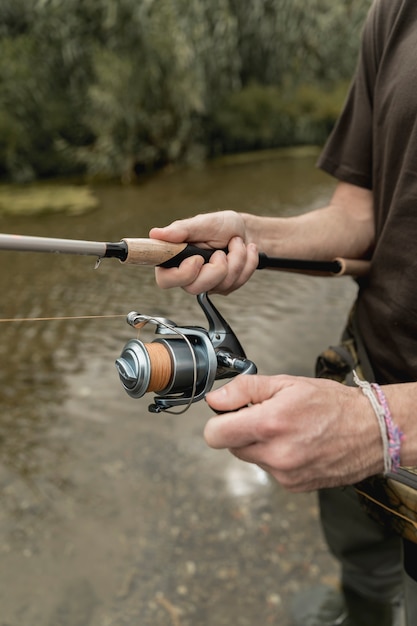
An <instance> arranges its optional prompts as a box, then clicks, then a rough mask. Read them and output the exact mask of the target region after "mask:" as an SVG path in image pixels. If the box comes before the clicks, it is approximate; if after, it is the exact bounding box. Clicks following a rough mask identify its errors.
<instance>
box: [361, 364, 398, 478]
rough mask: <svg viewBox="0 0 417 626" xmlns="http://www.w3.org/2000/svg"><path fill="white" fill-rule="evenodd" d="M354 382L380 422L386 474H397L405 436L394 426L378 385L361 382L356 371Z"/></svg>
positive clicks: (383, 395)
mask: <svg viewBox="0 0 417 626" xmlns="http://www.w3.org/2000/svg"><path fill="white" fill-rule="evenodd" d="M353 380H354V381H355V384H356V385H358V387H360V389H361V390H362V393H363V394H364V395H365V396H366V397H367V398H368V400H369V402H370V403H371V406H372V408H373V410H374V413H375V416H376V418H377V420H378V425H379V430H380V432H381V439H382V447H383V453H384V474H388V473H389V472H395V471H396V470H397V469H398V467H399V466H400V449H401V442H402V440H403V438H404V435H403V433H402V432H401V431H400V429H399V428H398V427H397V426H395V424H394V421H393V419H392V415H391V411H390V409H389V406H388V402H387V399H386V397H385V394H384V392H383V391H382V389H381V387H380V386H379V385H377V384H376V383H369V382H368V381H366V380H360V378H359V377H358V375H357V374H356V372H355V371H353Z"/></svg>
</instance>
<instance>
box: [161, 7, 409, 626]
mask: <svg viewBox="0 0 417 626" xmlns="http://www.w3.org/2000/svg"><path fill="white" fill-rule="evenodd" d="M416 50H417V3H416V2H415V0H375V1H374V3H373V5H372V7H371V10H370V13H369V16H368V19H367V21H366V24H365V28H364V33H363V40H362V48H361V54H360V59H359V64H358V68H357V71H356V74H355V77H354V81H353V83H352V86H351V89H350V92H349V95H348V98H347V101H346V104H345V107H344V110H343V112H342V114H341V116H340V119H339V121H338V123H337V124H336V127H335V129H334V131H333V133H332V135H331V136H330V138H329V141H328V143H327V145H326V147H325V149H324V151H323V153H322V155H321V157H320V160H319V166H320V167H321V168H323V169H324V170H325V171H327V172H328V173H330V174H332V175H333V176H335V178H336V179H337V180H338V182H337V185H336V189H335V192H334V195H333V197H332V198H331V201H330V203H329V205H328V206H326V207H323V208H321V209H318V210H315V211H312V212H311V213H308V214H305V215H300V216H296V217H291V218H263V217H258V216H254V215H249V214H242V213H237V212H233V211H225V212H218V213H212V214H208V215H198V216H196V217H193V218H190V219H185V220H181V221H177V222H174V223H173V224H171V225H169V226H167V227H165V228H154V229H152V231H151V233H150V236H151V237H154V238H157V239H163V240H167V241H172V242H185V241H186V242H191V243H194V244H196V245H200V246H202V247H212V248H225V247H226V246H228V250H229V252H228V254H227V255H225V254H224V252H221V251H218V252H216V253H215V254H214V255H213V256H212V257H211V260H210V262H209V263H207V264H204V263H203V260H202V258H201V257H198V256H197V257H193V258H189V259H187V260H185V261H184V262H183V263H182V264H181V266H180V267H179V268H178V269H177V268H174V269H169V270H166V269H161V268H157V274H156V278H157V282H158V284H159V285H160V286H161V287H162V288H167V287H174V286H182V287H183V288H184V289H185V290H186V291H187V292H189V293H192V294H197V293H199V292H202V291H214V292H218V293H223V294H227V293H230V292H231V291H233V290H234V289H237V288H239V287H240V286H241V285H243V284H244V283H245V282H246V281H247V280H249V278H250V277H251V275H252V273H253V271H254V270H255V268H256V265H257V260H258V259H257V250H258V249H261V250H263V251H264V252H266V253H267V254H268V255H271V256H281V257H286V256H287V257H301V258H311V259H316V258H321V259H329V260H330V259H333V258H334V257H337V256H342V257H346V258H358V259H362V258H371V257H372V264H371V271H370V273H369V275H368V276H367V277H366V278H365V279H363V280H362V281H361V284H360V289H359V292H358V298H357V302H356V304H355V327H356V330H355V332H356V341H357V343H360V344H361V345H363V346H364V348H365V349H366V352H367V356H368V358H369V361H370V363H371V365H372V369H373V376H374V377H375V380H376V381H377V382H378V383H379V384H380V385H381V387H379V390H380V392H381V393H382V394H383V398H384V402H385V401H386V403H387V409H386V412H385V418H386V421H385V426H386V427H388V425H389V424H388V421H387V420H388V413H387V412H389V419H391V416H392V419H393V421H394V422H395V424H392V425H393V426H395V427H397V428H398V432H399V431H401V432H402V433H403V435H404V436H403V438H402V441H401V450H400V458H401V464H402V465H417V418H416V417H415V415H414V413H415V406H416V404H417V383H416V382H415V381H417V278H416V276H417V272H416V270H417V258H416V256H415V254H414V250H415V245H416V241H417V89H416V88H415V85H416V84H417V63H416V62H415V54H416V53H415V51H416ZM375 393H376V392H375V389H373V391H372V392H371V396H372V397H373V398H376V395H375ZM372 397H370V395H369V394H368V395H366V394H365V393H364V392H363V390H362V389H361V388H359V387H349V386H346V385H341V384H339V383H337V382H335V381H332V380H324V379H308V378H301V377H292V376H253V377H247V378H245V377H237V378H236V379H234V380H233V381H232V382H230V383H229V384H227V385H225V386H224V387H222V388H221V389H218V390H216V391H214V392H211V393H210V394H208V395H207V401H208V403H209V404H210V406H212V407H213V408H214V409H216V410H217V411H221V412H223V413H222V414H221V415H220V416H216V417H213V418H212V419H210V420H209V421H208V423H207V425H206V428H205V438H206V441H207V443H208V444H209V445H210V446H212V447H214V448H229V449H230V450H231V451H232V452H233V454H235V455H236V456H237V457H239V458H240V459H243V460H245V461H248V462H251V463H257V464H258V465H259V466H260V467H262V468H264V469H265V470H266V471H268V472H269V473H270V474H271V475H272V476H273V477H274V478H275V479H276V480H277V481H278V482H279V483H281V484H282V485H283V486H284V487H285V488H287V489H289V490H290V491H309V490H313V489H319V490H321V491H320V504H321V512H322V521H323V528H324V532H325V536H326V538H327V541H328V543H329V546H330V548H331V550H332V551H333V553H334V554H335V555H336V556H337V557H338V558H339V559H340V562H341V566H342V588H343V592H344V594H343V595H344V606H343V608H340V607H339V606H337V607H336V612H335V613H334V614H332V610H331V607H330V608H329V606H324V607H320V606H317V607H316V606H313V604H314V602H313V601H312V602H311V605H312V606H310V607H307V612H306V613H308V615H307V614H306V615H305V616H304V617H303V618H301V619H302V620H304V621H303V625H304V626H310V625H313V624H314V626H328V625H334V626H335V625H336V624H346V625H349V626H373V625H375V626H394V624H395V625H396V624H398V623H399V621H398V620H399V616H398V613H397V611H396V607H397V606H398V604H399V602H400V599H401V596H402V592H403V589H404V588H405V589H406V601H405V605H406V612H407V619H408V622H407V624H408V626H415V625H416V624H417V594H416V590H417V586H416V583H415V582H414V577H415V572H414V571H413V568H415V567H416V565H415V562H416V561H415V560H414V555H413V553H414V552H415V549H414V545H410V544H407V545H405V548H404V554H405V572H406V573H404V578H402V577H403V572H402V565H401V554H400V553H401V541H400V539H399V537H397V536H396V535H394V534H391V533H390V531H388V530H387V529H384V528H383V527H379V526H377V525H376V524H375V523H374V522H373V521H372V520H371V519H370V518H368V517H367V515H366V514H365V513H364V512H363V511H362V509H361V508H360V506H359V504H358V501H357V499H356V496H355V494H354V493H353V490H351V488H347V489H345V488H343V489H340V487H345V486H347V485H352V484H354V483H356V482H357V481H360V480H362V479H364V478H366V477H369V476H372V475H374V474H378V473H383V472H384V467H385V469H386V464H385V465H384V452H385V455H386V454H387V446H386V444H384V445H383V444H382V442H383V440H384V437H386V433H384V424H382V427H381V424H380V423H379V422H378V419H377V412H378V411H377V410H376V409H375V404H373V402H374V400H373V399H372ZM376 401H377V403H378V398H376ZM246 405H248V406H247V407H246ZM242 406H245V407H246V408H243V409H240V408H239V407H242ZM388 407H389V409H388ZM398 441H399V440H398ZM397 443H398V442H397ZM398 446H399V443H398ZM384 448H385V449H384ZM391 461H392V459H391ZM385 463H386V459H385ZM410 574H411V576H410ZM329 611H330V612H329ZM344 611H347V616H345V615H344Z"/></svg>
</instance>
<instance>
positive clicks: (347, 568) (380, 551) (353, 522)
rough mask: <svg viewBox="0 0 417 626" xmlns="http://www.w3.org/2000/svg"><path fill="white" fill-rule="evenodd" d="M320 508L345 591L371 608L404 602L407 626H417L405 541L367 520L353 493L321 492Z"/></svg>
mask: <svg viewBox="0 0 417 626" xmlns="http://www.w3.org/2000/svg"><path fill="white" fill-rule="evenodd" d="M319 504H320V514H321V522H322V528H323V533H324V536H325V539H326V541H327V544H328V546H329V549H330V551H331V552H332V554H333V555H334V556H335V557H336V559H337V560H338V561H339V563H340V565H341V577H342V586H343V588H344V589H347V590H351V591H353V592H355V593H356V594H358V595H359V596H362V597H364V598H369V600H370V602H381V603H384V602H396V601H397V602H398V600H399V599H400V598H404V604H405V610H406V614H407V626H417V582H416V581H415V580H414V579H413V578H412V577H411V576H408V575H407V574H406V573H405V571H404V567H403V545H402V539H401V538H400V537H399V536H398V535H397V534H394V533H393V532H391V531H390V530H387V529H386V528H384V527H383V526H381V525H380V524H378V523H376V522H374V520H372V519H371V518H370V517H369V516H368V515H367V513H366V512H365V511H364V510H363V508H362V506H361V504H360V502H359V499H358V497H357V494H356V492H355V490H354V489H353V488H352V487H346V488H337V489H323V490H322V491H320V492H319ZM414 547H415V544H412V546H411V548H412V549H413V550H414V553H415V554H416V555H417V546H416V547H415V548H414ZM405 549H406V550H407V547H406V548H405ZM410 562H412V563H414V556H413V555H412V556H411V561H410ZM416 567H417V565H416ZM411 573H412V574H413V572H411ZM352 622H353V623H354V616H352Z"/></svg>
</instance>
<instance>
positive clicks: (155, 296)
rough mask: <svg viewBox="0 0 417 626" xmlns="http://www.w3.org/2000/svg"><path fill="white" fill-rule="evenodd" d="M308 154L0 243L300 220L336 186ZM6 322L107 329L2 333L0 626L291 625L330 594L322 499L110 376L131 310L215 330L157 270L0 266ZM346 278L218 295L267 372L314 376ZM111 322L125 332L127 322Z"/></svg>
mask: <svg viewBox="0 0 417 626" xmlns="http://www.w3.org/2000/svg"><path fill="white" fill-rule="evenodd" d="M314 160H315V159H314V157H313V156H306V157H297V158H295V157H293V156H282V155H277V156H276V158H272V157H271V158H269V159H268V160H257V161H251V160H246V161H244V160H243V162H240V163H229V164H224V163H218V164H213V165H211V166H208V167H205V168H201V169H196V170H184V171H172V172H164V173H163V174H161V175H159V176H157V177H155V178H152V179H149V180H147V181H145V182H143V183H142V184H141V185H138V186H133V187H120V186H112V185H107V186H100V187H97V188H96V189H95V193H96V195H97V196H98V198H99V200H100V208H99V210H97V211H95V212H92V213H90V214H86V215H83V216H77V217H74V216H65V215H51V216H42V217H38V218H28V217H20V218H11V217H8V218H5V217H2V218H1V217H0V230H1V231H2V232H17V233H21V234H31V235H45V236H56V237H71V238H84V239H93V240H104V241H118V240H119V239H120V238H121V237H124V236H129V237H135V236H138V237H146V236H147V233H148V231H149V229H150V228H151V227H152V226H154V225H163V224H165V223H167V222H169V221H171V220H173V219H177V218H180V217H184V216H187V215H192V214H195V213H197V212H203V211H211V210H217V209H224V208H234V209H237V210H242V211H253V212H258V213H262V214H267V215H291V214H292V213H293V212H299V211H307V210H310V209H311V208H313V207H316V206H320V205H321V204H322V203H324V202H325V201H326V200H327V199H328V197H329V195H330V194H331V191H332V189H333V182H332V181H331V180H330V179H329V178H327V177H326V176H325V175H323V174H322V173H320V172H318V171H316V170H315V168H314ZM0 255H1V256H0V263H1V265H0V267H1V272H0V289H1V293H2V298H1V305H0V317H1V318H11V317H14V318H27V317H62V316H88V315H103V316H104V315H112V316H115V317H112V318H103V319H82V320H61V321H59V320H54V321H49V322H15V323H1V324H0V337H1V341H0V356H1V366H0V377H1V378H0V380H1V392H0V409H1V410H0V498H1V507H0V607H1V619H0V623H1V625H2V626H37V625H39V626H155V625H158V626H159V625H160V626H165V625H172V626H178V625H181V626H199V625H201V626H221V625H223V624H224V625H233V626H245V625H255V624H260V623H262V624H277V625H278V624H279V625H280V626H287V624H289V621H288V619H289V618H288V604H289V602H290V599H291V596H292V594H293V592H294V591H296V590H297V589H298V588H300V587H301V586H304V585H306V584H311V583H317V582H329V581H330V582H331V581H333V580H334V579H335V576H336V569H335V565H334V563H333V561H332V560H331V559H330V557H329V556H328V555H327V554H326V551H325V548H324V546H323V543H322V540H321V537H320V533H319V530H318V522H317V509H316V504H315V498H314V495H312V494H307V495H297V496H294V495H289V494H287V493H285V492H284V491H283V489H282V488H280V487H279V486H278V485H277V484H275V483H273V482H272V481H270V480H269V479H268V477H267V476H266V475H265V474H264V473H263V472H262V471H261V470H259V469H258V468H256V467H254V466H249V465H245V464H243V463H240V462H239V461H237V460H236V459H234V458H233V457H231V456H230V455H229V454H228V453H227V452H216V451H213V450H210V449H208V448H207V447H206V445H205V443H204V441H203V438H202V430H203V426H204V423H205V421H206V419H207V418H208V416H209V415H210V412H209V410H208V408H207V406H206V405H205V403H199V404H195V405H193V407H192V408H191V409H190V410H189V411H188V412H187V413H186V414H184V415H182V416H176V417H175V416H171V415H162V416H161V415H153V414H151V413H148V411H147V406H148V404H149V402H150V400H151V398H150V397H149V396H147V397H145V398H142V399H140V400H133V399H131V398H129V397H128V396H127V395H126V394H125V392H124V391H123V389H122V388H121V386H120V383H119V381H118V376H117V373H116V370H115V367H114V360H115V358H116V357H117V356H118V355H119V353H120V351H121V349H122V347H123V345H124V344H125V342H126V341H127V340H129V339H130V338H132V337H133V336H135V333H134V331H133V332H132V330H133V329H131V328H130V327H129V326H128V325H127V324H126V322H125V319H124V317H125V315H126V314H127V313H128V312H129V311H131V310H132V309H133V310H138V311H140V312H143V313H147V314H151V315H163V316H165V317H168V318H170V319H172V320H174V321H175V322H177V323H179V324H192V325H195V324H200V325H206V322H205V318H204V317H203V316H202V313H201V311H200V310H199V308H198V305H197V302H196V300H195V299H194V298H192V297H191V296H188V295H186V294H185V293H183V292H182V291H181V290H175V291H160V290H158V289H157V288H156V287H155V284H154V279H153V270H151V269H149V268H140V267H139V268H138V267H132V266H130V267H128V266H123V265H121V264H120V263H118V262H117V261H114V260H107V261H103V263H102V264H101V266H100V268H99V269H98V270H96V271H94V269H93V267H94V259H92V258H88V257H72V256H63V255H46V254H45V255H43V254H29V253H12V252H8V253H6V252H1V253H0ZM354 293H355V286H354V283H353V281H352V280H351V279H348V278H342V279H326V278H312V277H306V276H301V275H296V274H285V273H281V272H271V271H267V270H264V271H260V272H256V273H255V276H254V277H253V278H252V279H251V281H250V282H249V283H248V284H247V285H246V286H245V287H243V288H242V289H241V290H240V291H239V292H237V293H235V294H232V295H230V296H228V297H227V298H222V297H216V298H213V300H214V301H215V304H216V305H217V306H218V308H219V309H220V311H221V312H222V314H223V315H224V317H225V318H226V320H227V321H228V322H229V324H230V325H231V326H232V328H233V329H234V330H235V332H236V334H237V335H238V337H239V339H240V341H241V343H242V345H243V346H244V348H245V350H246V353H247V355H248V357H249V358H251V359H252V360H253V361H255V362H256V363H257V365H258V369H259V371H260V372H261V373H265V374H273V373H280V372H285V373H291V374H302V375H311V374H312V371H313V363H314V358H315V355H316V354H317V353H318V352H319V351H320V350H321V349H322V348H323V347H326V346H327V345H328V344H329V343H331V342H334V341H336V340H337V338H338V336H339V334H340V332H341V329H342V328H343V324H344V320H345V318H346V314H347V311H348V308H349V306H350V303H351V301H352V298H353V295H354ZM116 316H118V317H116Z"/></svg>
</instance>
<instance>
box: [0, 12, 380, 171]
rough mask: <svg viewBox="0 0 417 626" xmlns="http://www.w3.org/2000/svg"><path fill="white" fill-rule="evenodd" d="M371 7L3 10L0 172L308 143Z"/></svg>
mask: <svg viewBox="0 0 417 626" xmlns="http://www.w3.org/2000/svg"><path fill="white" fill-rule="evenodd" d="M369 4H370V0H366V1H365V2H364V1H363V0H337V1H335V0H310V2H309V3H308V10H306V3H305V0H253V1H252V2H245V0H31V1H30V2H27V0H2V2H1V3H0V82H1V85H2V88H1V89H0V176H3V177H5V178H6V177H7V178H12V179H15V180H21V181H26V180H30V179H33V178H39V177H48V176H53V175H57V174H74V173H79V172H88V173H90V174H93V175H100V176H112V177H113V176H117V177H120V178H122V179H125V180H130V179H131V178H132V176H134V175H135V174H137V173H139V172H141V171H143V170H148V169H153V168H155V167H158V166H161V165H164V164H166V163H172V162H178V161H190V160H193V159H195V158H197V156H198V157H199V158H201V156H202V155H203V156H204V154H207V153H211V154H212V153H218V152H219V151H220V152H223V151H231V150H240V149H243V148H244V149H256V148H263V147H272V146H277V145H288V144H291V143H302V142H320V141H322V140H323V139H324V137H325V134H326V133H327V132H328V129H329V127H330V126H331V124H332V123H333V121H334V119H335V117H336V115H337V110H338V108H339V107H340V102H341V98H340V93H341V92H342V91H344V90H345V89H346V81H347V80H348V79H349V77H350V75H351V73H352V70H353V68H354V65H355V60H356V55H357V48H358V42H359V33H360V24H361V23H362V22H363V20H364V18H365V14H366V11H367V8H368V7H369Z"/></svg>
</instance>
